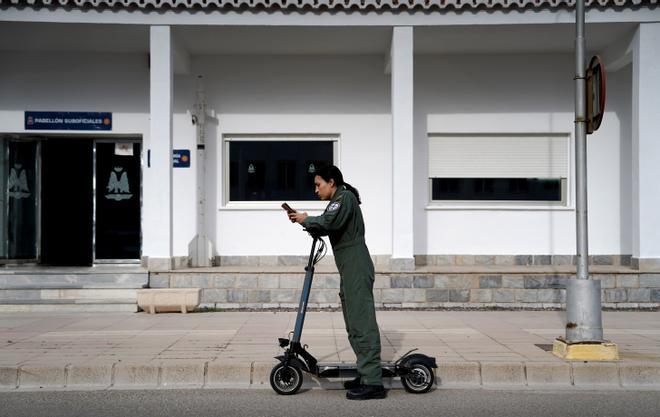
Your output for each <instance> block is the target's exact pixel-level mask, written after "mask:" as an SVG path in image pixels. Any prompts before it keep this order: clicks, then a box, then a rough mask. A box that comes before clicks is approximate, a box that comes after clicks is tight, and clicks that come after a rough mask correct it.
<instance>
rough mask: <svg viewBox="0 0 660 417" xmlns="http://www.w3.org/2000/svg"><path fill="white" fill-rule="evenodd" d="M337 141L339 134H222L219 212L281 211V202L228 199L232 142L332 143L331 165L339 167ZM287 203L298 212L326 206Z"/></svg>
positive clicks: (298, 201) (304, 201)
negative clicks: (221, 177) (220, 202)
mask: <svg viewBox="0 0 660 417" xmlns="http://www.w3.org/2000/svg"><path fill="white" fill-rule="evenodd" d="M339 139H340V135H339V134H320V133H311V134H305V133H269V134H252V133H240V134H224V135H223V136H222V152H223V154H222V164H223V167H222V175H223V180H222V203H223V204H222V207H221V210H282V208H281V204H282V203H283V202H282V201H246V200H238V201H232V200H231V199H230V181H229V173H230V162H231V161H230V157H231V155H230V151H229V146H230V144H231V143H232V142H332V163H333V164H334V165H336V166H338V167H339V164H338V161H339V142H340V141H339ZM340 168H341V167H340ZM288 203H289V204H291V206H292V207H293V208H295V209H300V210H322V209H323V208H324V207H325V206H326V204H327V202H323V201H321V200H316V201H315V200H290V201H288ZM292 203H293V204H292Z"/></svg>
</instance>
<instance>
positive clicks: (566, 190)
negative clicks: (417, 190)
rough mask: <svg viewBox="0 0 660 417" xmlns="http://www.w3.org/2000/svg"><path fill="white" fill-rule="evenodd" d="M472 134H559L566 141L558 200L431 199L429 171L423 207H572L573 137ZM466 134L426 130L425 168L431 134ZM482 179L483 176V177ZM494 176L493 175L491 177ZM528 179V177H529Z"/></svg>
mask: <svg viewBox="0 0 660 417" xmlns="http://www.w3.org/2000/svg"><path fill="white" fill-rule="evenodd" d="M474 134H475V135H480V136H481V135H483V136H491V135H492V136H503V135H515V136H523V135H529V136H546V135H547V136H554V137H557V136H563V137H565V138H566V141H567V142H568V144H567V155H566V157H567V161H568V167H567V168H568V169H567V172H566V177H560V178H559V179H560V180H561V199H560V200H559V201H549V200H546V201H538V200H536V201H535V200H434V199H433V178H436V177H430V176H429V172H428V171H427V172H426V182H427V193H428V194H427V196H428V197H427V206H426V207H425V210H427V211H429V210H553V211H555V210H556V211H563V210H565V211H569V210H574V207H573V200H572V199H571V198H570V195H571V191H572V189H573V178H574V158H573V144H574V141H573V136H572V135H571V134H570V133H565V132H515V133H512V132H506V133H501V132H479V133H474ZM453 135H456V136H467V135H472V133H467V132H461V133H458V132H451V133H449V132H428V133H427V136H426V140H427V142H426V146H427V162H426V167H427V170H428V166H429V154H428V146H429V144H430V140H431V138H432V137H437V136H453ZM484 178H486V177H484ZM493 178H494V177H493ZM530 178H531V177H530Z"/></svg>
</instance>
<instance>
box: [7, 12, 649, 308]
mask: <svg viewBox="0 0 660 417" xmlns="http://www.w3.org/2000/svg"><path fill="white" fill-rule="evenodd" d="M573 4H574V2H573V1H565V0H553V1H542V0H541V1H523V0H519V1H508V0H495V1H477V0H475V1H469V2H462V1H459V0H446V1H444V0H443V1H437V0H434V1H430V2H425V1H421V0H410V1H406V2H398V1H394V0H383V1H378V0H363V1H357V0H347V1H333V0H320V1H317V0H302V1H294V0H276V1H268V0H257V1H242V0H226V1H223V0H212V1H207V0H191V1H183V0H170V1H161V0H140V1H137V0H135V1H133V0H123V1H120V0H102V1H101V0H75V1H74V0H58V1H51V0H30V1H21V0H0V139H1V140H2V152H3V155H4V158H3V159H0V161H2V164H3V166H2V167H0V168H1V169H0V175H2V176H3V179H2V181H3V183H5V184H7V187H6V189H5V193H3V194H2V199H3V201H2V205H3V210H2V212H1V214H0V220H1V223H2V225H3V227H2V228H1V229H0V233H2V234H3V236H2V238H1V239H0V251H1V256H2V258H3V259H4V260H6V262H8V263H10V264H16V263H22V262H23V263H28V264H41V265H65V266H89V265H98V264H101V263H103V264H105V263H121V264H126V263H130V262H139V261H140V260H141V261H142V265H144V266H145V267H146V268H147V269H148V271H149V272H150V273H152V275H153V276H154V277H156V276H157V273H158V272H167V271H170V272H171V271H172V270H174V269H177V268H181V267H184V266H187V265H188V264H189V262H191V255H192V254H191V247H192V246H193V245H192V244H191V242H193V241H194V237H195V236H196V235H203V236H207V237H208V240H209V242H210V245H211V249H210V255H209V257H212V258H213V259H214V262H215V264H216V265H219V264H221V265H252V266H269V265H270V266H274V265H278V264H279V265H284V264H288V263H290V262H293V261H296V260H298V259H299V258H300V257H302V256H305V255H307V253H308V250H309V248H308V247H309V239H308V237H307V236H306V235H305V234H304V233H301V231H300V230H299V228H297V227H294V226H292V225H291V224H290V223H289V222H287V221H286V217H285V215H284V213H283V211H282V210H281V208H280V204H281V203H282V202H283V201H287V202H288V203H289V204H290V205H291V206H293V207H294V208H296V209H302V210H307V211H309V212H311V213H314V212H319V211H320V210H322V208H323V207H324V203H322V202H319V201H314V198H313V190H312V188H311V184H310V183H309V178H311V177H313V170H314V167H315V166H317V165H318V164H319V163H323V162H329V161H331V162H333V163H334V164H335V165H337V166H339V167H340V168H341V170H342V171H343V173H344V175H345V178H346V180H347V181H348V182H350V183H351V184H353V185H354V186H355V187H357V188H358V189H359V190H360V193H361V195H362V200H363V204H362V210H363V213H364V217H365V222H366V228H367V237H366V238H367V244H368V246H369V249H370V251H371V253H372V254H373V255H374V256H375V258H376V260H377V264H378V265H379V266H380V267H382V268H384V269H383V271H385V272H384V273H386V272H388V271H389V272H392V271H394V272H396V271H404V272H405V271H411V272H414V268H415V267H414V265H415V258H416V259H417V264H418V265H423V264H428V265H430V266H442V265H445V266H461V265H473V264H479V265H481V264H494V265H502V266H506V265H509V266H515V265H520V264H522V265H530V264H540V265H546V266H548V265H562V264H569V265H570V264H571V261H572V260H573V259H572V256H573V255H574V254H575V233H576V232H575V173H574V171H575V157H574V137H573V132H574V125H573V120H574V90H573V88H574V82H573V77H574V75H575V70H574V52H573V49H574V47H573V45H574V20H575V16H574V11H573ZM587 5H588V7H587V14H586V22H587V26H586V30H587V48H588V56H591V55H593V54H599V55H601V57H602V58H603V60H604V62H605V64H606V67H607V71H608V72H607V106H606V112H605V116H604V119H603V123H602V125H601V127H600V129H599V130H598V131H597V132H595V133H594V134H593V135H590V136H589V138H588V170H589V171H588V193H589V251H590V254H593V255H597V257H596V258H595V259H594V262H595V263H596V264H599V263H600V264H611V265H612V266H623V267H628V268H630V269H631V271H628V272H625V271H624V272H621V271H618V272H616V271H615V272H613V273H616V274H622V273H624V274H628V273H630V274H634V275H635V276H636V277H637V280H638V281H637V286H636V287H635V288H636V289H639V290H640V291H641V290H644V291H647V292H648V297H647V293H646V292H645V293H644V295H643V296H642V297H641V298H642V300H638V301H639V302H656V303H657V302H658V301H660V290H654V289H653V288H655V287H660V278H658V276H656V275H654V274H653V272H655V271H658V270H659V269H660V268H659V267H660V215H658V207H660V181H658V178H660V163H659V162H660V136H659V135H660V133H658V132H660V117H659V116H660V94H659V93H660V8H658V7H657V0H636V1H626V0H614V1H609V0H600V1H589V2H587ZM198 77H202V82H201V83H200V82H199V81H198ZM204 100H205V103H206V112H205V113H204V114H205V117H202V116H201V113H200V111H199V109H200V103H202V101H204ZM40 112H44V113H40ZM67 112H68V113H67ZM83 113H90V114H83ZM195 118H196V120H197V122H198V123H197V124H194V123H193V119H195ZM106 119H107V120H106ZM203 119H205V120H203ZM200 123H201V124H202V125H203V127H204V131H203V133H204V134H203V136H204V137H203V138H201V139H200V138H199V131H198V126H200ZM180 150H184V152H183V153H181V152H179V151H180ZM173 151H175V153H176V154H177V158H179V159H181V158H182V159H183V160H184V161H183V162H184V163H183V164H182V165H184V166H185V165H186V164H185V162H186V161H185V160H186V159H187V156H186V155H187V154H186V153H185V151H188V152H189V155H190V156H189V157H190V159H189V161H188V162H189V167H175V168H172V164H173V162H172V154H173ZM202 155H205V158H206V163H205V166H204V167H203V169H200V167H199V165H200V161H201V160H202V159H201V158H202ZM200 173H203V174H200ZM310 173H312V174H310ZM199 198H202V199H203V200H204V202H205V204H202V205H203V208H202V209H200V207H198V201H199ZM202 253H203V251H202ZM292 256H293V257H294V258H292ZM194 263H197V262H194ZM52 268H54V270H57V268H58V267H56V266H53V267H52ZM62 270H63V269H62ZM436 272H437V271H436ZM477 272H479V271H475V273H477ZM542 272H544V273H547V272H549V271H542ZM550 272H551V271H550ZM14 273H15V271H14ZM603 273H607V271H605V272H603ZM644 273H649V274H648V276H646V275H644V277H645V279H646V281H645V282H647V284H648V285H646V286H644V285H641V287H640V284H639V280H640V279H641V278H642V277H643V276H642V275H643V274H644ZM654 277H655V278H654ZM5 279H8V278H5ZM656 281H657V282H656ZM154 282H155V281H154ZM615 282H617V283H618V281H615ZM656 283H657V285H656ZM169 284H171V282H170V283H169ZM392 286H393V285H392ZM3 288H9V287H3ZM16 288H18V287H16ZM267 288H268V287H267ZM617 288H619V285H618V284H616V285H615V286H614V287H611V289H612V290H615V289H617ZM481 289H483V288H481ZM255 291H256V288H255ZM628 295H629V294H628ZM12 297H13V296H12V295H5V296H4V298H9V299H11V298H12ZM224 297H225V301H227V302H230V301H231V300H230V299H231V295H228V294H227V293H225V295H224ZM239 298H241V297H239ZM243 298H244V299H243ZM243 298H241V301H245V302H246V303H247V302H248V300H249V299H250V297H248V296H246V297H243ZM606 298H607V297H606ZM264 300H265V299H264ZM468 300H469V301H478V300H475V299H474V297H472V296H471V295H470V296H468ZM252 301H254V300H252ZM268 301H274V299H273V298H272V297H271V298H269V300H268ZM418 301H419V300H418ZM426 301H432V300H429V299H428V298H427V299H426ZM443 301H444V300H443ZM458 301H466V300H464V299H462V300H458ZM482 301H488V300H482ZM490 301H495V300H494V299H492V297H491V299H490ZM612 301H613V302H614V301H633V300H632V299H631V298H630V297H628V298H627V299H626V300H612ZM255 302H257V301H255ZM383 303H385V304H386V303H387V302H386V301H383Z"/></svg>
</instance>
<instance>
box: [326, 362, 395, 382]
mask: <svg viewBox="0 0 660 417" xmlns="http://www.w3.org/2000/svg"><path fill="white" fill-rule="evenodd" d="M380 366H381V368H382V369H383V376H384V377H392V376H396V366H395V365H394V364H393V363H390V362H381V363H380ZM316 375H318V376H320V377H323V378H350V377H355V376H357V366H356V365H355V364H351V363H341V362H339V363H319V364H318V365H317V370H316Z"/></svg>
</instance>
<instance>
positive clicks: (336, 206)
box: [328, 201, 341, 212]
mask: <svg viewBox="0 0 660 417" xmlns="http://www.w3.org/2000/svg"><path fill="white" fill-rule="evenodd" d="M339 207H341V203H340V202H339V201H335V202H334V203H331V204H330V205H329V206H328V212H331V211H337V210H339Z"/></svg>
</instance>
